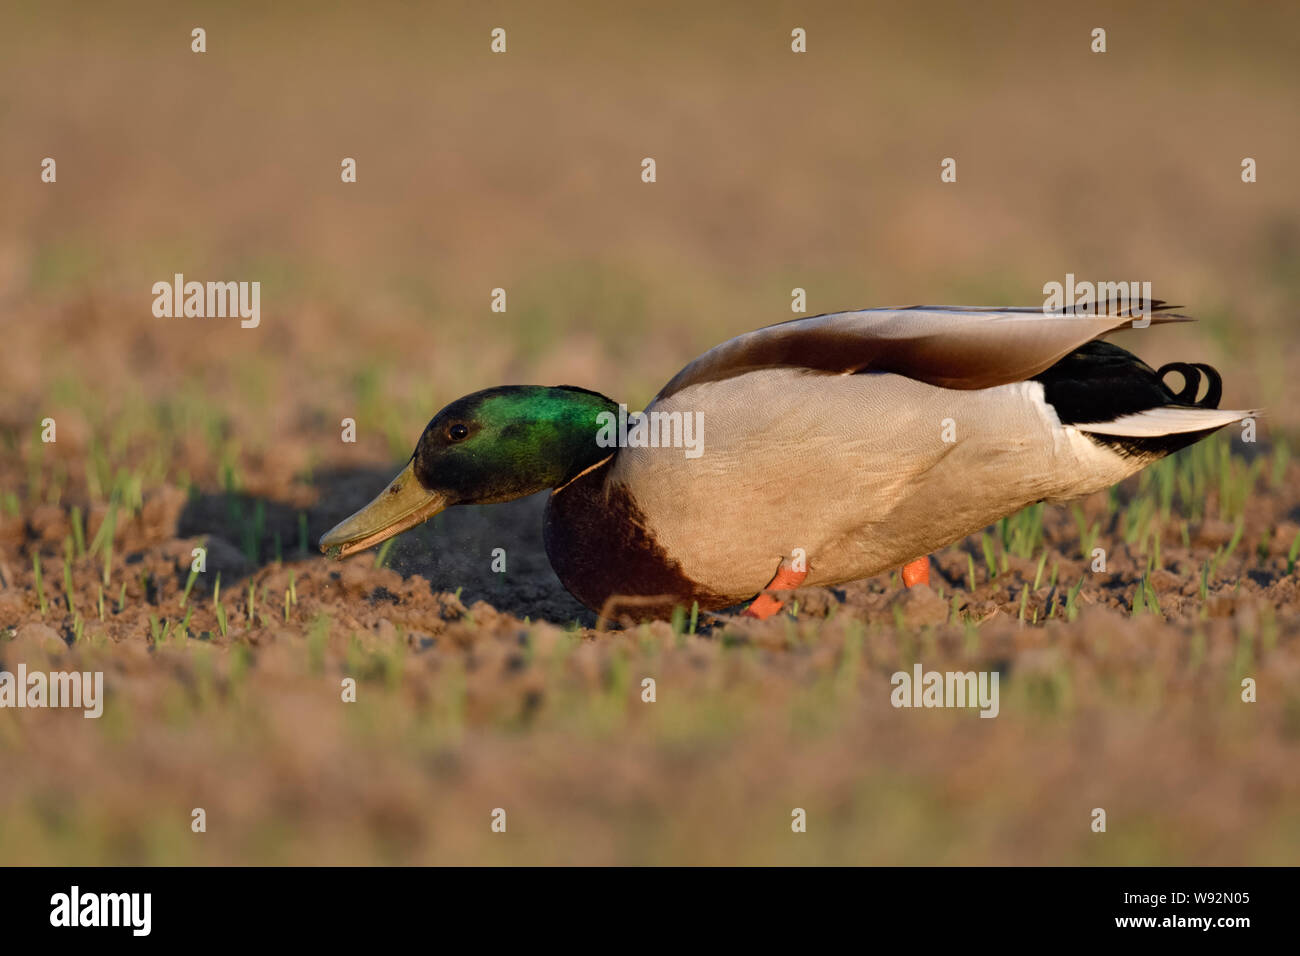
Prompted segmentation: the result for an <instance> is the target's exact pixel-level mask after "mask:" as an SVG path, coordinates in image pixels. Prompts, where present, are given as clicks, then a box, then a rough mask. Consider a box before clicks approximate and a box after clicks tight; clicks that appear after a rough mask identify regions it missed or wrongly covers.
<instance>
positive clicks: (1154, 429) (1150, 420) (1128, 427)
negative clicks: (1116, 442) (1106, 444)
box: [1074, 405, 1259, 438]
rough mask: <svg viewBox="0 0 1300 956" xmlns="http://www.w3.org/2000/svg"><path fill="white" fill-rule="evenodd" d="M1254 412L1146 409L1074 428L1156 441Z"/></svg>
mask: <svg viewBox="0 0 1300 956" xmlns="http://www.w3.org/2000/svg"><path fill="white" fill-rule="evenodd" d="M1258 414H1259V413H1258V412H1257V411H1240V410H1234V409H1230V408H1191V407H1188V406H1184V405H1164V406H1162V407H1160V408H1148V409H1147V410H1146V411H1144V412H1135V413H1134V414H1132V415H1121V416H1120V417H1119V418H1116V419H1115V420H1114V421H1109V422H1081V423H1077V424H1075V426H1074V427H1075V428H1077V429H1079V430H1080V431H1084V432H1093V433H1095V434H1098V435H1120V436H1123V437H1126V438H1155V437H1158V436H1160V435H1178V434H1181V433H1183V432H1199V431H1204V430H1205V429H1207V428H1222V427H1223V426H1224V425H1231V424H1232V423H1233V422H1239V421H1241V420H1242V419H1243V418H1248V417H1250V416H1252V415H1258Z"/></svg>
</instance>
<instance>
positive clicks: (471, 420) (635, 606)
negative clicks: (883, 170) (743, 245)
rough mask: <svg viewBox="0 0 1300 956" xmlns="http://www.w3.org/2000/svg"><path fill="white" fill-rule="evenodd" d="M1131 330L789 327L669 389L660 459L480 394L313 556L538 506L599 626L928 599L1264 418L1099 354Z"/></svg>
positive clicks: (1199, 371)
mask: <svg viewBox="0 0 1300 956" xmlns="http://www.w3.org/2000/svg"><path fill="white" fill-rule="evenodd" d="M1168 308H1169V307H1166V306H1165V305H1164V304H1163V303H1154V304H1153V308H1152V310H1151V314H1150V321H1151V322H1153V323H1161V322H1169V321H1177V320H1185V317H1183V316H1178V315H1173V314H1170V313H1169V311H1168ZM1131 322H1133V316H1132V314H1113V315H1102V316H1095V315H1085V314H1079V313H1076V312H1069V311H1067V312H1057V313H1053V314H1045V313H1044V311H1043V310H1042V309H1041V308H966V307H959V306H915V307H912V308H905V309H868V310H865V311H860V312H838V313H834V314H831V315H819V316H814V317H808V318H799V319H793V320H791V321H788V322H782V323H780V324H778V325H772V326H768V327H767V328H762V329H758V330H756V331H753V332H748V333H746V334H744V335H740V336H737V337H736V338H733V339H731V340H730V341H727V342H724V343H722V344H721V345H718V346H716V347H714V348H712V349H710V350H709V351H707V352H705V353H704V354H703V355H701V356H700V357H699V358H697V359H695V361H693V362H691V363H690V364H689V365H687V366H686V367H685V368H683V369H682V370H681V371H680V372H678V373H677V374H676V375H675V376H673V378H672V380H671V381H669V382H668V384H667V385H665V386H664V387H663V388H662V389H661V390H660V391H659V393H658V394H657V395H656V396H655V397H654V399H653V400H652V401H651V402H650V404H649V405H648V406H647V407H646V410H645V415H646V419H643V420H640V421H645V420H649V421H651V422H652V423H657V424H656V427H657V428H659V431H657V432H654V433H653V435H652V437H663V438H665V440H664V441H659V442H655V443H654V444H657V445H658V447H654V445H652V444H651V443H650V442H648V441H646V433H645V430H644V429H642V430H641V431H640V432H638V431H637V430H636V428H633V429H630V430H628V431H627V433H626V437H625V435H624V432H623V431H621V430H616V429H615V427H614V424H615V423H618V424H619V426H620V428H622V427H625V426H624V423H626V422H628V421H638V419H637V418H636V415H635V413H634V414H633V415H631V416H629V415H627V413H626V409H625V408H621V407H620V406H619V404H618V403H616V402H615V401H614V400H613V399H610V398H608V397H606V396H604V395H602V394H600V393H598V392H593V391H588V390H587V389H584V388H576V387H573V386H567V385H566V386H558V387H553V388H552V387H541V386H531V385H527V386H505V387H499V388H489V389H485V390H484V391H480V392H475V393H473V394H472V395H467V396H465V397H464V398H460V399H457V400H456V401H454V402H452V403H451V404H450V405H448V406H447V407H446V408H444V409H443V410H442V411H440V412H438V414H437V415H435V416H434V417H433V420H432V421H430V422H429V424H428V425H427V426H426V427H425V429H424V433H423V434H422V435H421V436H420V440H419V442H418V444H417V445H416V447H415V451H414V453H413V454H412V455H411V459H410V461H409V462H408V463H407V465H406V467H405V468H403V469H402V471H401V472H400V473H399V474H398V475H397V477H395V478H394V479H393V480H392V482H391V483H390V484H389V485H388V486H387V487H386V488H385V489H384V490H383V491H382V492H381V493H380V494H379V496H378V497H376V498H375V500H374V501H372V502H371V503H370V504H368V505H366V507H364V508H362V509H361V510H360V511H358V512H357V513H356V514H354V515H352V516H351V517H349V518H347V519H346V520H344V521H343V522H341V523H340V524H339V525H338V526H336V527H335V528H333V529H332V530H330V531H329V532H328V533H327V534H325V536H324V537H323V538H321V541H320V547H321V549H322V551H324V552H326V554H328V555H330V556H333V557H341V556H345V555H348V554H352V553H354V552H356V551H359V550H361V549H364V548H368V547H370V546H371V545H374V544H377V543H378V542H380V541H383V540H385V539H386V538H389V537H391V536H392V535H395V534H398V533H399V532H401V531H404V530H406V529H408V528H410V527H412V526H414V525H416V524H418V523H420V522H423V521H425V520H426V519H428V518H429V517H431V516H432V515H435V514H437V513H438V512H440V511H442V510H443V509H444V508H447V507H449V506H451V505H457V504H471V503H473V504H486V503H491V502H500V501H509V500H511V499H514V498H520V497H523V496H524V495H530V494H533V493H535V492H538V491H542V490H544V489H547V488H549V489H553V490H552V491H551V495H550V498H549V500H548V502H547V506H546V513H545V518H544V526H543V533H544V540H545V545H546V553H547V556H548V557H549V558H550V561H551V565H552V567H553V568H554V569H555V573H556V574H557V575H558V576H559V579H560V581H561V582H562V583H563V584H564V586H565V588H567V589H568V591H569V592H570V593H571V594H572V595H573V596H574V597H576V598H577V599H578V600H579V601H581V602H582V603H583V604H585V605H586V606H587V607H589V608H591V609H592V610H594V611H596V612H598V613H604V614H606V615H607V616H609V615H613V614H615V613H616V612H618V613H621V612H629V613H630V614H631V615H632V616H635V617H641V618H645V617H652V616H659V615H663V614H666V613H668V612H670V611H671V609H672V608H673V607H675V606H679V605H680V606H685V607H687V608H689V607H691V605H692V604H694V603H698V605H699V607H700V608H701V609H704V610H716V609H722V608H728V607H732V606H737V605H739V604H741V603H743V602H746V601H749V600H750V599H754V600H753V602H752V603H751V604H750V606H749V608H748V610H747V612H746V613H748V614H750V615H751V616H755V617H766V616H769V615H771V614H773V613H776V611H777V610H779V609H780V607H781V598H780V592H784V591H788V590H789V589H791V588H794V587H799V586H826V585H835V584H840V583H843V582H846V581H852V580H856V579H859V578H865V577H869V576H871V575H874V574H878V573H880V572H882V571H887V570H890V569H893V568H898V567H902V568H903V570H904V582H905V583H906V584H908V585H909V586H912V585H918V584H921V583H924V582H926V581H927V580H928V570H929V560H928V557H927V556H928V555H929V554H930V552H932V551H934V550H935V549H937V548H941V547H943V546H945V545H947V544H950V543H952V542H953V541H956V540H958V539H960V538H962V537H964V536H966V535H968V534H970V533H972V532H974V531H978V530H979V529H981V528H984V527H986V526H988V525H989V524H991V523H993V522H995V521H997V520H998V519H999V518H1002V517H1005V516H1006V515H1010V514H1013V513H1014V512H1016V511H1018V510H1019V509H1021V508H1023V507H1025V506H1026V505H1029V504H1032V503H1035V502H1039V501H1044V500H1049V501H1051V500H1061V499H1069V498H1075V497H1078V496H1080V495H1086V494H1089V493H1091V492H1094V491H1098V490H1100V489H1103V488H1106V487H1108V486H1110V485H1112V484H1114V483H1115V482H1118V481H1120V480H1121V479H1123V478H1125V477H1127V476H1129V475H1131V474H1133V473H1134V472H1136V471H1138V470H1140V469H1141V468H1143V467H1144V466H1146V465H1148V464H1150V463H1151V462H1153V461H1155V460H1157V459H1159V458H1162V457H1164V456H1165V455H1167V454H1169V453H1170V452H1173V451H1176V450H1177V449H1179V448H1182V447H1184V446H1186V445H1189V444H1191V443H1193V442H1195V441H1198V440H1199V439H1201V438H1204V437H1205V436H1206V435H1209V434H1210V433H1211V432H1213V431H1215V430H1217V429H1219V428H1222V427H1223V426H1225V425H1228V424H1230V423H1232V422H1235V421H1238V420H1240V419H1242V418H1244V417H1246V416H1247V415H1249V414H1251V413H1250V412H1247V411H1229V410H1221V409H1219V408H1218V407H1217V406H1218V403H1219V398H1220V394H1221V380H1220V377H1219V374H1218V372H1216V371H1215V370H1214V369H1213V368H1211V367H1210V366H1208V365H1203V364H1199V363H1172V364H1170V365H1166V366H1164V367H1162V368H1160V369H1158V370H1155V369H1152V368H1151V367H1150V366H1149V365H1147V364H1146V363H1144V362H1142V361H1141V360H1140V359H1139V358H1137V357H1136V356H1135V355H1133V354H1132V353H1130V352H1128V351H1126V350H1124V349H1122V348H1120V347H1118V346H1116V345H1113V344H1111V343H1108V342H1105V341H1101V340H1100V337H1101V336H1104V335H1106V334H1107V333H1109V332H1113V331H1115V330H1117V329H1120V328H1122V327H1124V326H1127V325H1129V324H1130V323H1131ZM1171 372H1177V373H1178V374H1179V376H1180V377H1181V378H1182V384H1181V386H1180V389H1179V391H1178V392H1174V391H1173V390H1172V389H1171V388H1170V387H1169V386H1168V385H1166V384H1165V377H1166V376H1167V375H1168V374H1169V373H1171ZM1202 378H1205V379H1206V380H1207V382H1208V386H1207V388H1206V393H1205V395H1204V396H1202V397H1200V398H1199V399H1198V397H1197V396H1198V394H1199V392H1200V385H1201V379H1202ZM649 413H659V414H658V415H657V416H653V417H652V416H650V414H649ZM620 415H621V416H622V418H620V417H619V416H620ZM682 423H685V425H686V427H687V428H689V427H690V426H691V425H694V426H696V429H697V433H696V434H692V435H689V436H688V435H686V429H685V428H682ZM637 427H639V426H637ZM638 437H639V439H640V440H638ZM674 440H676V441H674ZM687 440H689V441H692V442H694V447H690V446H688V447H681V446H682V445H683V444H685V442H686V441H687ZM665 445H666V446H667V447H665ZM674 445H676V446H677V447H674ZM756 596H757V597H756Z"/></svg>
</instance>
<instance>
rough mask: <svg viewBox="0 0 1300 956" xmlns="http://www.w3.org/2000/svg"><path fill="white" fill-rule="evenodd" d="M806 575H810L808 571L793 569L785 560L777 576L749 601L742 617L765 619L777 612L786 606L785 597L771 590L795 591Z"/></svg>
mask: <svg viewBox="0 0 1300 956" xmlns="http://www.w3.org/2000/svg"><path fill="white" fill-rule="evenodd" d="M806 577H808V572H807V571H792V570H791V569H790V568H789V567H787V566H786V565H785V563H784V562H783V563H782V564H781V566H780V567H779V568H777V569H776V576H775V577H774V578H772V580H771V582H770V583H769V584H768V585H767V587H765V588H763V590H762V593H760V594H759V595H758V597H756V598H754V600H752V601H750V602H749V607H747V608H745V610H744V612H743V613H742V614H741V617H756V618H758V619H759V620H760V621H765V620H767V619H768V618H769V617H771V616H772V615H774V614H777V613H778V612H780V610H781V608H783V607H784V606H785V599H784V598H779V597H777V596H776V595H774V594H772V593H771V592H772V591H793V590H794V589H795V588H797V587H798V586H799V585H801V584H803V579H804V578H806Z"/></svg>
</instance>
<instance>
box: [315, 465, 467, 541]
mask: <svg viewBox="0 0 1300 956" xmlns="http://www.w3.org/2000/svg"><path fill="white" fill-rule="evenodd" d="M446 507H447V499H446V498H445V497H443V496H442V495H440V494H436V493H434V492H431V491H427V490H425V488H424V487H423V486H421V484H420V482H419V481H418V480H417V479H416V477H415V462H414V461H412V462H411V463H410V464H409V465H407V466H406V467H405V468H403V469H402V471H401V473H400V474H398V476H397V477H396V478H394V479H393V480H392V481H390V482H389V483H388V487H387V488H385V489H384V490H383V491H381V492H380V493H379V495H378V496H377V497H376V498H375V500H374V501H372V502H370V504H368V505H366V506H365V507H364V508H362V509H361V510H360V511H358V512H357V513H356V514H354V515H352V517H350V518H344V519H343V520H342V521H340V522H339V523H338V524H336V525H335V526H334V527H333V528H331V529H330V530H329V531H327V532H325V534H324V535H323V536H322V537H321V539H320V549H321V550H322V551H324V552H325V556H326V557H329V558H345V557H347V556H348V555H349V554H356V553H357V552H358V551H364V550H365V549H366V548H369V547H370V546H371V545H376V544H379V542H381V541H386V540H387V539H389V538H391V537H392V536H393V535H395V534H401V533H402V532H403V531H405V530H406V529H407V528H413V527H415V525H417V524H419V523H420V522H422V521H428V520H429V519H430V518H432V517H433V516H434V515H436V514H437V513H438V512H439V511H442V510H443V509H444V508H446Z"/></svg>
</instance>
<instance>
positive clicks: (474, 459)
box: [320, 385, 618, 558]
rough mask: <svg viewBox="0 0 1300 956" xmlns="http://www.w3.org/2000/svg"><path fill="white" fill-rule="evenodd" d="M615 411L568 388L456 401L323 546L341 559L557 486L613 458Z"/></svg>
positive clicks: (523, 389)
mask: <svg viewBox="0 0 1300 956" xmlns="http://www.w3.org/2000/svg"><path fill="white" fill-rule="evenodd" d="M617 411H618V405H617V404H616V403H614V402H613V401H611V400H610V399H608V398H606V397H605V396H604V395H601V394H599V393H597V392H589V391H587V390H586V389H581V388H571V387H568V386H563V387H559V388H544V387H541V386H534V385H513V386H504V387H501V388H489V389H486V390H484V391H481V392H475V393H474V394H472V395H466V396H465V397H464V398H461V399H457V400H456V401H454V402H452V403H451V404H450V405H448V406H447V407H446V408H444V409H443V410H442V411H440V412H439V413H438V414H437V415H435V416H434V417H433V420H432V421H431V422H429V424H428V425H427V426H426V427H425V429H424V434H423V435H421V436H420V441H419V443H418V444H417V445H416V446H415V452H414V454H412V455H411V460H410V461H409V462H408V463H407V465H406V467H405V468H403V469H402V471H401V472H400V473H399V474H398V475H397V477H396V478H394V479H393V480H392V481H391V482H389V484H388V487H387V488H385V489H384V490H383V491H382V492H380V493H379V496H378V497H377V498H375V500H374V501H372V502H370V504H368V505H366V506H365V507H364V508H362V509H361V510H360V511H358V512H357V513H356V514H354V515H352V516H351V517H350V518H347V519H345V520H344V521H342V522H340V523H339V524H338V525H337V526H335V527H334V528H332V529H331V530H330V531H328V532H326V534H325V535H324V537H322V538H321V539H320V548H321V550H322V551H324V552H325V553H326V554H327V555H329V556H330V557H336V558H337V557H344V556H346V555H349V554H353V553H355V552H357V551H361V550H364V549H365V548H368V547H370V546H371V545H375V544H378V543H379V542H381V541H384V540H385V539H387V538H391V537H392V536H393V535H395V534H398V533H400V532H402V531H405V530H406V529H407V528H410V527H413V526H414V525H417V524H419V523H420V522H422V521H426V520H428V519H429V518H431V517H433V516H434V515H436V514H437V513H438V512H440V511H442V510H443V509H444V508H447V507H450V506H451V505H459V504H489V503H491V502H496V501H510V500H511V499H513V498H522V497H523V496H525V495H531V494H533V493H534V492H537V491H542V490H543V489H546V488H556V487H559V486H560V485H562V484H564V483H565V482H567V481H569V480H570V479H572V478H574V477H575V476H576V475H578V474H580V473H581V472H582V471H584V470H586V469H587V468H590V467H591V466H592V465H595V464H597V463H599V462H600V461H601V460H603V459H605V458H608V457H609V455H610V454H611V453H612V452H613V449H612V448H606V447H602V446H601V445H600V444H598V442H597V436H598V435H599V434H600V431H601V428H600V423H601V421H602V420H601V419H599V418H598V416H599V415H600V414H601V413H602V412H612V413H615V414H617Z"/></svg>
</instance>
